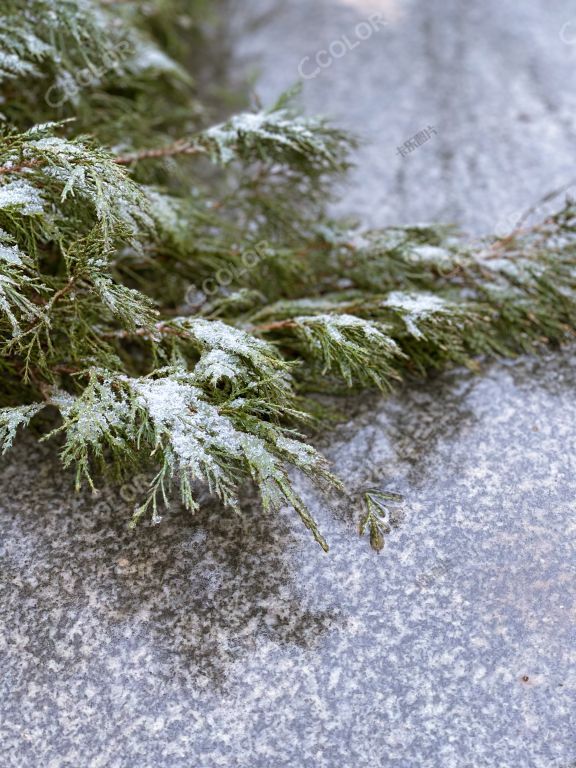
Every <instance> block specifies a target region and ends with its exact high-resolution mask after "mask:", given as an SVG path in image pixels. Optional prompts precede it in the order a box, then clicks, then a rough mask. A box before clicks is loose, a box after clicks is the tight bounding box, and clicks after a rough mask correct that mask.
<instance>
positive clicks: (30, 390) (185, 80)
mask: <svg viewBox="0 0 576 768" xmlns="http://www.w3.org/2000/svg"><path fill="white" fill-rule="evenodd" d="M207 13H208V8H207V5H205V4H204V3H201V2H196V3H191V2H184V0H150V2H147V3H145V4H142V3H136V2H123V3H112V2H108V1H107V0H100V2H97V0H4V2H3V3H2V18H1V19H0V22H1V23H0V87H1V89H2V92H1V97H2V98H1V110H2V113H1V123H0V366H1V372H2V378H1V381H0V406H2V407H1V408H0V446H1V448H2V450H3V451H6V450H7V449H8V448H9V447H10V446H11V445H12V443H13V440H14V438H15V435H16V433H17V430H18V429H19V428H20V427H26V426H27V425H29V424H30V422H31V421H32V420H33V419H35V418H36V417H37V416H38V415H39V414H42V413H46V412H47V411H49V410H50V409H52V410H53V411H55V412H57V414H58V419H59V422H58V424H57V425H56V427H55V428H54V429H53V430H52V431H51V432H50V434H49V435H47V437H48V438H50V439H55V441H56V442H55V444H58V442H57V441H58V440H60V443H59V444H60V446H61V455H62V460H63V462H64V465H66V466H69V465H73V466H75V468H76V471H77V478H78V483H81V482H82V481H84V480H85V481H87V482H88V483H89V484H92V483H93V482H94V478H95V477H96V476H97V474H98V473H99V472H100V471H105V470H107V469H108V470H113V472H114V474H115V475H116V476H117V477H119V478H121V477H122V476H123V475H125V474H126V473H128V472H131V471H132V470H133V468H134V467H135V466H139V467H146V468H148V469H149V468H152V469H153V470H154V474H153V480H152V481H151V483H150V488H149V494H148V496H147V497H146V498H145V499H143V500H142V504H141V505H140V506H139V507H138V509H137V510H136V512H135V516H134V520H135V521H136V520H138V519H140V518H141V517H142V516H143V515H148V514H151V515H152V519H154V520H157V519H158V518H159V508H160V505H162V504H166V503H168V501H169V498H170V493H171V491H172V489H173V488H177V489H178V491H179V493H180V497H181V499H182V501H183V503H184V504H185V505H186V506H187V507H188V508H190V509H194V508H195V506H196V503H197V502H196V501H195V488H196V483H198V482H202V483H205V484H207V485H208V486H209V488H210V489H211V491H212V492H213V493H215V494H216V495H217V496H218V497H219V498H220V499H221V501H222V503H224V504H226V505H229V506H232V507H233V508H238V492H239V489H240V487H241V485H242V484H243V483H244V482H245V481H246V480H250V481H252V482H254V483H255V484H256V485H257V486H258V488H259V490H260V493H261V496H262V499H263V502H264V504H265V505H267V506H270V507H278V506H280V505H282V504H286V503H287V504H290V505H292V506H293V507H294V509H295V510H296V512H297V513H298V514H299V515H300V517H301V518H302V520H303V521H304V523H305V524H306V526H307V527H308V528H309V529H310V530H311V532H312V534H313V535H314V537H315V538H316V539H317V541H318V542H319V543H320V544H321V545H322V546H323V547H325V548H326V547H327V544H326V542H325V541H324V539H323V538H322V535H321V533H320V531H319V530H318V529H317V527H316V524H315V522H314V521H313V520H312V518H311V517H310V514H309V512H308V510H307V509H306V507H305V504H304V503H303V501H302V499H301V498H299V496H298V495H297V493H296V492H295V490H294V488H293V486H292V484H291V480H290V471H289V470H290V467H293V468H297V469H298V470H301V471H303V472H304V473H306V474H308V475H309V476H310V477H311V478H312V479H314V480H315V481H317V482H318V481H321V482H323V483H326V484H327V485H332V486H338V487H339V481H338V480H337V478H336V477H335V476H334V475H333V474H332V473H331V472H330V471H329V468H328V466H327V463H326V461H325V460H324V459H323V458H322V457H321V456H320V455H319V454H318V453H317V452H316V451H315V450H314V449H313V448H312V447H311V446H310V445H309V444H308V443H307V438H306V437H305V436H304V435H305V434H306V430H307V429H308V425H309V424H310V423H311V421H312V420H313V418H312V416H311V413H312V412H313V411H314V406H313V404H312V402H311V401H309V400H307V399H306V397H305V396H307V393H311V392H314V391H316V392H319V391H320V392H332V393H338V392H340V391H341V390H342V389H344V388H365V387H370V388H378V389H381V390H387V389H388V388H389V387H390V386H392V385H393V384H394V383H396V382H399V381H401V380H402V379H403V378H405V377H406V376H410V375H412V374H414V373H426V372H427V371H429V370H430V369H433V368H439V367H442V366H445V365H448V364H454V363H458V364H465V365H468V366H471V367H474V366H475V365H477V360H478V358H479V357H481V356H484V355H493V354H499V355H512V354H516V353H518V352H523V351H533V350H536V349H538V348H539V347H540V346H541V345H542V344H548V343H552V342H560V341H563V340H564V339H567V338H570V337H571V336H573V334H574V326H575V319H576V316H575V315H576V301H575V299H576V294H575V287H576V286H575V280H576V272H575V254H576V250H575V238H574V233H575V232H576V207H575V206H574V205H573V204H572V203H570V202H568V203H567V204H566V206H565V207H564V209H563V210H561V211H560V212H559V213H558V214H556V215H554V216H551V217H549V218H548V219H547V220H546V221H544V222H543V223H542V224H541V225H540V226H538V227H533V228H530V229H525V230H519V231H516V232H514V233H512V234H511V235H510V236H509V237H507V238H505V239H501V240H497V239H492V240H487V241H486V242H484V243H482V244H481V245H479V244H478V243H476V244H474V245H473V244H469V243H467V242H466V241H465V240H464V239H463V238H462V237H461V236H460V235H459V234H458V233H456V232H454V231H452V230H450V229H449V228H445V227H422V226H420V227H404V228H401V227H395V228H388V229H385V230H382V231H378V232H364V233H363V232H359V231H356V230H352V229H350V228H349V227H348V226H347V225H345V224H343V223H341V222H337V221H332V220H331V219H330V218H329V217H328V216H327V214H326V202H327V200H328V199H329V198H330V194H331V191H332V189H333V187H334V180H335V177H336V176H337V175H338V174H340V173H342V172H344V171H345V170H346V168H347V166H348V157H349V151H350V149H351V147H353V146H354V142H353V141H352V140H351V139H350V138H349V137H347V136H346V135H344V134H343V133H342V132H340V131H338V130H337V129H335V128H333V127H332V126H330V125H329V124H327V123H326V122H324V121H322V120H318V119H314V118H307V117H303V116H301V115H299V114H297V113H296V112H295V111H294V109H293V106H292V101H291V96H290V94H288V95H287V96H285V97H282V98H281V99H280V100H279V102H278V103H277V104H276V105H274V106H273V107H272V108H271V109H266V110H264V109H262V110H260V111H257V112H250V111H248V112H245V113H243V114H236V115H233V116H232V117H230V118H229V119H224V120H217V119H214V118H213V117H212V110H211V109H210V108H207V107H205V106H204V105H203V103H201V101H200V99H199V97H198V88H197V85H196V83H195V80H194V74H195V66H196V65H195V63H194V57H193V56H192V55H191V53H190V45H189V40H190V36H191V35H192V34H194V35H195V38H194V39H195V40H196V41H197V40H198V39H199V37H200V35H201V29H202V24H201V23H200V21H201V19H205V18H206V14H207ZM249 256H250V259H249V258H248V257H249ZM57 436H59V437H57ZM382 498H384V497H381V496H378V495H377V494H376V495H374V494H373V495H372V496H370V498H369V499H368V501H367V507H366V510H367V511H366V516H365V518H364V520H363V523H362V529H366V530H369V532H370V536H371V539H372V540H373V545H374V546H376V547H377V548H379V547H380V546H381V543H382V541H383V538H382V537H383V534H384V533H386V530H387V523H386V521H385V519H384V518H385V516H384V517H383V516H382V515H383V510H384V511H385V503H384V502H385V499H384V501H382Z"/></svg>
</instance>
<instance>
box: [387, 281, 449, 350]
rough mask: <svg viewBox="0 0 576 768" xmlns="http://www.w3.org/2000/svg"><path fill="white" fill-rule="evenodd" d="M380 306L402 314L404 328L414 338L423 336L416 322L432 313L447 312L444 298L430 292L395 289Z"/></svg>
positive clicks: (447, 307) (430, 315) (447, 308)
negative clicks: (407, 291) (410, 291)
mask: <svg viewBox="0 0 576 768" xmlns="http://www.w3.org/2000/svg"><path fill="white" fill-rule="evenodd" d="M381 306H382V307H389V308H390V309H394V310H396V311H397V312H399V313H400V314H401V315H402V319H403V320H404V322H405V323H406V328H407V329H408V331H409V332H410V333H411V334H412V336H415V337H416V338H418V339H420V338H423V336H424V334H423V333H422V331H421V330H420V328H419V327H418V322H419V321H421V320H426V319H427V318H429V317H432V316H433V315H438V314H447V313H448V312H449V306H448V305H447V304H446V302H445V301H444V299H442V298H440V297H439V296H435V295H434V294H432V293H403V292H401V291H395V292H394V293H390V294H389V295H388V297H387V299H386V301H384V302H382V305H381Z"/></svg>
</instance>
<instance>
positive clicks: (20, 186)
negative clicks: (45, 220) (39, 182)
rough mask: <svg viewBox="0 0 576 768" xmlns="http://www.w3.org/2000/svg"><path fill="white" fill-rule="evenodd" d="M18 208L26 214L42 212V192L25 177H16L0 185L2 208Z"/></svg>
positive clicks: (0, 207)
mask: <svg viewBox="0 0 576 768" xmlns="http://www.w3.org/2000/svg"><path fill="white" fill-rule="evenodd" d="M8 208H17V209H19V211H20V212H21V213H23V214H24V215H26V216H31V215H33V214H37V213H42V211H43V208H44V206H43V201H42V197H41V195H40V192H39V191H38V190H37V189H36V187H34V186H32V184H30V183H29V182H28V181H25V180H24V179H14V180H12V181H8V182H7V183H5V184H3V185H2V186H0V210H3V209H8Z"/></svg>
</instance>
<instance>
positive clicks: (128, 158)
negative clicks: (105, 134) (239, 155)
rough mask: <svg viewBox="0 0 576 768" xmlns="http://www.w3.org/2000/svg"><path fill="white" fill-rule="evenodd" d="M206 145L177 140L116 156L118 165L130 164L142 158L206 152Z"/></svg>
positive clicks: (148, 158)
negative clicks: (168, 143) (165, 145)
mask: <svg viewBox="0 0 576 768" xmlns="http://www.w3.org/2000/svg"><path fill="white" fill-rule="evenodd" d="M205 151H206V150H205V149H204V147H200V146H198V145H197V144H191V143H190V142H189V141H177V142H176V143H175V144H170V145H169V146H167V147H158V148H157V149H143V150H141V151H140V152H133V153H132V154H129V155H119V156H118V157H116V158H114V159H115V162H116V163H118V165H130V164H131V163H137V162H139V161H140V160H150V159H158V158H161V157H174V156H175V155H199V154H202V153H203V152H205Z"/></svg>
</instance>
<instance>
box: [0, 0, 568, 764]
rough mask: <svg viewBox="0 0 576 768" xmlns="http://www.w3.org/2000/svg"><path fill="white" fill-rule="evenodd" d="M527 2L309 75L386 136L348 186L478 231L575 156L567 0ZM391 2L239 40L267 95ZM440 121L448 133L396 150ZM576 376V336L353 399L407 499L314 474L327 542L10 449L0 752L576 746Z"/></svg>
mask: <svg viewBox="0 0 576 768" xmlns="http://www.w3.org/2000/svg"><path fill="white" fill-rule="evenodd" d="M387 5H388V11H387V12H389V13H391V14H392V8H391V6H390V4H389V3H388V4H387ZM526 5H528V6H529V7H528V8H526V7H520V4H513V3H511V2H500V3H496V2H495V1H494V2H492V1H490V2H485V3H482V4H480V3H479V2H472V1H471V2H469V3H466V4H464V3H456V2H455V1H453V0H443V1H442V2H441V3H440V2H429V3H425V2H411V3H407V2H406V3H403V4H399V5H398V7H397V8H396V10H395V12H394V13H396V14H397V15H395V16H394V18H395V19H396V21H395V22H394V24H391V25H390V27H389V29H388V28H387V29H386V30H385V31H383V32H382V37H381V38H380V37H378V36H373V37H372V38H370V40H367V41H365V43H363V44H362V46H358V47H357V48H356V49H355V50H354V51H351V52H350V53H348V54H347V56H346V57H342V58H341V59H340V60H338V61H336V62H335V63H334V64H333V65H332V66H331V67H330V68H328V69H327V70H326V71H325V72H324V73H322V75H321V76H319V77H317V78H315V79H314V80H313V81H309V82H308V83H307V84H306V91H305V99H306V103H307V105H308V106H309V108H311V109H316V110H317V109H322V110H324V111H327V112H329V113H331V114H333V115H335V116H337V117H339V118H340V119H341V120H342V121H344V122H345V123H347V124H348V125H351V126H354V125H355V124H356V123H357V122H358V123H359V124H360V125H361V126H362V127H363V129H365V132H366V135H367V138H368V140H369V141H372V145H371V146H366V148H365V149H364V150H363V151H362V154H361V155H360V163H361V164H360V168H359V170H358V171H357V174H356V176H355V177H354V179H353V181H352V182H351V186H350V189H349V192H348V196H347V205H349V206H351V207H352V208H355V209H356V210H358V211H359V212H361V213H363V214H365V215H367V216H370V217H371V218H372V221H373V223H375V224H377V223H386V222H387V221H394V220H406V221H408V220H414V219H426V220H430V219H434V218H444V219H453V220H457V221H460V222H461V223H463V224H465V225H467V226H469V227H471V228H472V229H473V230H474V231H476V232H481V231H483V230H485V229H490V228H493V226H492V225H493V223H494V221H495V219H496V218H498V217H499V216H500V215H501V214H502V213H505V214H507V213H508V212H510V213H512V214H514V212H515V211H516V210H518V209H519V208H520V209H521V208H523V207H524V206H525V205H526V204H530V203H532V202H533V200H534V196H535V197H538V195H540V194H542V193H544V192H545V191H547V189H549V188H552V187H554V186H555V185H557V184H560V183H564V182H565V181H566V180H567V179H566V177H565V176H564V175H563V174H564V171H565V170H567V169H568V168H569V166H570V163H571V161H572V158H573V138H574V127H573V121H574V116H573V112H572V111H571V107H572V101H573V98H574V97H573V93H572V91H571V89H570V82H571V80H570V77H571V76H572V65H573V63H574V51H575V50H576V48H575V47H574V46H570V45H568V44H566V43H562V41H561V39H560V30H561V28H562V25H563V24H564V23H565V22H566V21H569V20H570V19H571V18H572V16H571V13H572V12H573V9H572V8H571V7H570V4H569V3H568V2H548V3H546V4H545V3H543V2H539V0H538V1H537V0H533V1H532V2H531V3H530V4H526ZM383 6H384V3H383V2H382V0H380V2H375V1H374V2H369V0H347V2H344V1H343V0H342V2H331V3H329V2H325V1H324V0H315V2H314V3H313V4H312V3H306V2H303V1H302V2H298V0H290V2H285V3H283V4H282V6H281V8H280V10H279V12H278V13H277V14H276V15H274V14H270V15H266V16H264V17H263V18H262V19H261V23H260V25H259V26H253V27H251V32H250V38H249V42H246V40H245V41H244V43H243V46H242V49H241V50H239V60H240V61H241V63H242V65H243V66H248V65H250V63H251V62H260V68H261V70H262V91H263V92H264V94H265V95H268V94H271V93H272V92H273V91H276V90H277V89H278V88H279V87H281V86H282V85H283V84H285V83H289V82H291V81H292V80H293V79H294V77H293V72H294V70H296V69H297V67H298V62H299V60H300V58H301V57H302V56H304V55H308V54H310V53H312V54H314V52H315V51H316V50H317V49H318V48H319V47H321V46H322V47H325V44H326V43H329V42H330V41H331V40H333V39H335V38H337V37H338V36H340V35H342V34H346V32H347V31H349V30H350V26H351V27H352V30H354V27H355V24H356V23H358V21H359V20H361V19H363V18H365V17H366V16H367V15H369V14H370V13H371V12H378V11H379V8H381V7H383ZM260 10H265V6H264V4H263V3H262V4H259V3H254V4H253V5H252V4H251V9H250V13H251V14H252V13H254V15H255V17H256V16H257V15H258V13H257V11H260ZM245 19H246V15H245V14H243V22H242V23H243V24H245V23H246V21H245ZM568 33H573V35H574V36H575V37H576V24H575V25H574V26H573V27H572V28H568V29H567V30H566V34H565V35H564V36H565V38H566V39H568V38H569V34H568ZM427 124H432V125H434V126H435V127H436V128H437V131H438V135H437V136H436V137H433V138H432V139H431V140H430V141H429V142H427V143H426V144H424V145H423V146H422V147H420V148H419V149H418V150H416V151H415V152H413V153H412V154H411V155H410V156H409V157H407V158H401V157H399V156H398V155H397V154H396V147H397V146H398V145H399V144H401V143H403V142H404V141H405V140H406V139H408V138H410V136H412V135H413V134H414V133H416V132H417V131H418V130H419V129H420V128H422V127H425V126H426V125H427ZM507 206H509V209H508V208H507ZM506 226H507V225H506ZM575 386H576V362H575V361H574V356H573V353H572V352H571V351H566V352H563V353H554V354H550V355H549V356H548V357H547V358H545V359H542V360H529V359H526V360H520V361H517V362H515V363H509V362H508V363H495V364H492V365H490V366H487V367H486V368H485V370H484V371H483V373H482V375H480V376H476V377H475V376H472V375H471V374H468V373H462V372H453V373H449V374H447V375H445V376H442V377H438V378H436V379H435V380H434V381H431V382H428V383H423V384H421V385H414V386H411V387H409V388H406V389H405V390H404V391H402V392H400V393H398V395H397V396H396V397H394V398H391V399H389V400H387V401H381V400H379V399H376V398H373V399H371V400H368V401H365V402H362V403H358V402H349V403H347V404H346V407H347V408H348V409H349V419H348V422H347V423H346V424H343V425H342V426H340V427H338V428H337V429H336V430H335V432H334V433H333V434H332V435H327V436H326V437H325V438H324V441H323V442H324V447H325V450H326V452H327V453H328V454H329V455H330V456H331V458H332V459H333V460H334V462H335V465H336V467H337V469H338V470H339V472H340V473H341V474H342V475H343V476H344V477H345V478H346V479H347V480H348V481H349V484H350V487H351V490H352V493H353V494H354V493H357V492H359V491H360V490H361V489H363V488H365V487H367V486H373V485H379V486H382V487H385V488H388V489H390V490H394V491H396V492H399V493H401V494H403V495H404V497H405V499H406V501H405V503H404V504H403V505H402V506H401V507H399V509H398V510H397V515H396V518H397V520H396V525H395V527H394V528H393V531H392V533H391V534H390V535H389V536H388V537H387V542H386V547H385V549H384V551H383V552H382V553H381V554H380V555H377V554H375V553H374V552H372V551H371V550H370V549H369V547H368V546H367V544H366V541H365V540H362V539H359V537H358V535H357V533H356V532H355V526H356V523H357V519H356V506H357V505H356V503H355V500H354V499H353V498H351V499H349V500H340V501H334V500H332V501H330V503H327V502H324V501H323V500H322V499H320V498H319V497H317V496H316V494H315V493H314V492H313V491H312V490H311V489H310V488H308V487H303V492H304V493H306V494H307V496H308V498H309V499H310V502H311V504H312V505H313V506H314V509H315V511H316V513H317V517H318V519H319V520H320V522H321V525H322V529H323V531H324V532H325V534H326V535H327V537H328V538H329V540H330V542H331V544H332V549H331V552H330V553H329V554H328V555H324V554H323V553H322V552H321V551H319V549H318V548H317V547H316V546H315V545H314V543H313V542H312V541H311V540H310V538H309V537H308V536H307V534H306V532H305V531H304V530H303V529H302V528H301V526H300V525H299V523H298V521H297V520H296V519H295V516H294V514H293V513H291V512H290V511H289V510H285V511H284V512H283V513H282V514H281V515H279V516H266V515H263V514H262V512H261V511H260V510H259V509H258V507H257V505H255V504H252V505H247V507H246V511H245V517H244V519H243V520H237V519H235V518H234V517H233V516H232V515H230V514H227V513H222V512H221V511H220V510H218V509H216V508H214V507H212V506H210V504H208V505H206V507H205V508H204V509H203V510H202V512H200V513H199V514H198V515H197V516H195V517H192V516H190V515H188V514H186V513H183V512H182V511H179V510H178V509H176V510H174V511H173V512H172V513H171V514H169V515H167V516H166V517H165V519H164V521H163V523H162V524H161V525H159V526H155V527H152V526H150V527H147V526H145V527H142V528H140V529H139V530H137V531H136V532H130V531H128V530H127V528H126V521H127V519H128V518H129V515H130V513H131V507H132V505H131V503H130V502H129V501H123V500H122V499H121V498H119V497H118V496H117V495H116V496H115V495H114V494H113V492H112V491H110V490H106V491H104V496H103V500H104V501H108V502H109V503H110V505H111V506H106V505H105V504H102V503H100V502H95V501H94V500H93V499H92V498H90V497H89V496H88V494H82V495H79V496H74V495H73V494H72V492H71V485H72V483H71V478H70V477H69V476H68V475H64V474H62V472H61V470H60V469H59V466H58V464H57V463H56V461H55V460H54V459H53V458H52V457H51V455H50V453H49V451H48V449H47V448H46V447H45V446H38V445H36V444H35V443H34V442H33V441H32V440H31V439H30V438H29V437H27V438H24V439H22V440H20V442H19V444H18V446H17V448H16V450H15V452H14V454H13V455H12V457H11V458H10V459H8V460H4V461H3V463H2V465H1V466H0V488H1V491H2V493H1V495H0V533H1V538H0V542H1V543H0V568H1V571H2V572H1V578H0V615H1V619H0V620H1V623H2V631H1V633H0V655H1V663H2V667H1V668H2V677H1V681H0V736H1V746H2V757H1V758H0V765H2V766H7V768H12V767H13V766H14V767H15V766H18V767H20V766H26V767H27V768H28V766H30V767H31V768H36V767H38V768H40V767H41V768H77V767H78V766H82V768H84V767H85V766H86V767H89V768H132V767H134V768H136V767H137V768H148V766H150V767H152V766H160V767H161V768H165V767H166V768H168V767H169V768H190V767H191V766H194V768H196V767H198V768H216V767H217V766H225V767H226V768H229V767H236V766H237V767H238V768H284V767H286V768H288V767H290V768H293V767H294V768H309V767H310V768H368V766H382V767H383V768H388V767H389V766H390V768H413V767H414V768H549V767H551V766H554V767H555V768H569V766H572V765H574V764H576V704H575V696H576V663H575V662H576V636H575V619H576V585H575V577H576V555H575V550H574V545H575V542H576V516H575V514H574V512H575V508H576V501H575V498H576V477H575V472H574V470H575V467H574V461H575V459H574V456H575V455H576V451H575V448H576V400H575V398H574V395H573V393H574V389H575ZM134 485H135V486H138V482H137V480H135V482H134ZM132 492H133V489H132V488H128V489H125V492H124V494H123V495H124V496H125V497H126V499H129V498H130V495H131V493H132Z"/></svg>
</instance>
